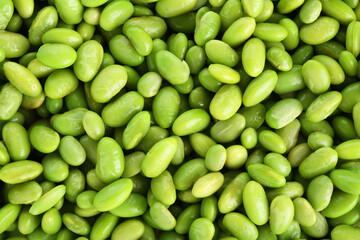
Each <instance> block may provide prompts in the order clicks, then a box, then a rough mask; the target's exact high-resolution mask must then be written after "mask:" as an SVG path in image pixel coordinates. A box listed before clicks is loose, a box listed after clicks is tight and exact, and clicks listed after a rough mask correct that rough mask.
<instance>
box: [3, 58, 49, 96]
mask: <svg viewBox="0 0 360 240" xmlns="http://www.w3.org/2000/svg"><path fill="white" fill-rule="evenodd" d="M3 68H4V73H5V76H6V77H7V79H8V80H9V81H10V83H11V84H12V85H14V87H16V88H17V89H18V90H19V91H20V92H22V93H23V94H24V95H26V96H29V97H37V96H39V95H40V94H41V92H42V86H41V84H40V82H39V80H38V79H37V78H36V77H35V76H34V74H33V73H32V72H30V70H28V69H27V68H25V67H24V66H21V65H20V64H18V63H16V62H6V63H5V64H4V65H3Z"/></svg>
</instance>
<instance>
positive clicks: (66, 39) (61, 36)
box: [41, 28, 83, 49]
mask: <svg viewBox="0 0 360 240" xmlns="http://www.w3.org/2000/svg"><path fill="white" fill-rule="evenodd" d="M41 41H42V43H44V44H46V43H63V44H67V45H69V46H70V47H72V48H74V49H77V48H78V47H80V45H81V44H82V43H83V39H82V37H81V35H80V34H79V33H78V32H76V31H75V30H72V29H69V28H53V29H50V30H49V31H47V32H45V33H44V35H43V36H42V38H41Z"/></svg>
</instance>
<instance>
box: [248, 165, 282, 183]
mask: <svg viewBox="0 0 360 240" xmlns="http://www.w3.org/2000/svg"><path fill="white" fill-rule="evenodd" d="M247 170H248V173H249V175H250V177H251V178H252V179H254V180H255V181H257V182H259V183H261V184H262V185H263V186H265V187H272V188H279V187H282V186H284V185H285V183H286V180H285V178H284V177H283V176H282V175H280V174H278V173H277V172H276V171H275V170H273V169H272V168H271V167H269V166H267V165H264V164H261V163H254V164H251V165H249V166H248V167H247Z"/></svg>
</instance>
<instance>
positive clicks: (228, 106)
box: [209, 84, 242, 120]
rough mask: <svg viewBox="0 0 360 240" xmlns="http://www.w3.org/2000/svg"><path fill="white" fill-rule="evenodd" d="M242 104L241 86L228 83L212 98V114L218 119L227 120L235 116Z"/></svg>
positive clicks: (210, 108) (210, 107)
mask: <svg viewBox="0 0 360 240" xmlns="http://www.w3.org/2000/svg"><path fill="white" fill-rule="evenodd" d="M241 104H242V96H241V90H240V87H238V86H237V85H230V84H226V85H224V86H222V87H221V88H220V89H219V91H217V93H216V94H215V96H214V97H213V98H212V100H211V102H210V106H209V110H210V114H211V115H212V116H213V117H214V118H216V119H218V120H227V119H229V118H231V117H232V116H234V114H235V113H236V112H237V111H238V110H239V108H240V106H241Z"/></svg>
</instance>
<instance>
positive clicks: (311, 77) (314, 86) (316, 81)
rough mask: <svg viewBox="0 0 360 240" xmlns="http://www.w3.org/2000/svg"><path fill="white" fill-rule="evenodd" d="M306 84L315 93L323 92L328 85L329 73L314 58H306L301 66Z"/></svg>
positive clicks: (329, 81)
mask: <svg viewBox="0 0 360 240" xmlns="http://www.w3.org/2000/svg"><path fill="white" fill-rule="evenodd" d="M301 72H302V75H303V77H304V81H305V84H306V86H307V87H308V88H309V89H310V91H311V92H313V93H315V94H320V93H324V92H325V91H327V90H328V89H329V87H330V83H331V80H330V75H329V72H328V70H327V69H326V67H325V66H324V65H323V64H321V63H320V62H318V61H316V60H308V61H306V63H305V64H304V65H303V67H302V70H301Z"/></svg>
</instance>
